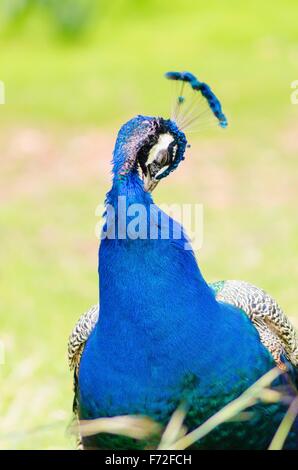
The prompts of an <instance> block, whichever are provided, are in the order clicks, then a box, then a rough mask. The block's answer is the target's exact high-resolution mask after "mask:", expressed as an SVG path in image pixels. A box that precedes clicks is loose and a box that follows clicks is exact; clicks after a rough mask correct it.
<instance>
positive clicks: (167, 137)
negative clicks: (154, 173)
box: [146, 133, 174, 166]
mask: <svg viewBox="0 0 298 470" xmlns="http://www.w3.org/2000/svg"><path fill="white" fill-rule="evenodd" d="M173 140H174V138H173V136H172V135H171V134H169V133H167V134H161V135H160V136H159V139H158V142H157V144H156V145H154V147H153V148H152V149H151V150H150V153H149V157H148V159H147V162H146V165H147V166H148V165H149V164H150V163H152V162H153V161H154V160H155V158H156V156H157V154H158V152H159V151H160V150H167V148H168V146H169V144H170V143H171V142H172V141H173Z"/></svg>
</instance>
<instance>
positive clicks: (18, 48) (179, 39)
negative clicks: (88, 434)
mask: <svg viewBox="0 0 298 470" xmlns="http://www.w3.org/2000/svg"><path fill="white" fill-rule="evenodd" d="M297 18H298V3H297V1H295V0H292V1H290V0H286V1H284V2H282V3H281V2H278V1H269V0H266V1H263V2H259V1H256V0H251V1H250V2H239V1H236V0H229V1H227V2H223V1H215V0H209V1H208V2H204V1H201V0H196V1H190V0H183V1H182V0H181V1H178V0H160V1H158V0H126V1H124V0H122V1H121V0H114V1H112V2H109V1H107V0H101V1H95V0H72V1H71V0H64V1H59V0H35V1H34V0H7V1H5V0H2V1H1V2H0V28H1V30H0V47H1V54H0V61H1V68H0V80H2V81H3V82H4V83H5V87H6V104H4V105H1V106H0V144H1V152H0V158H1V182H0V201H1V203H0V204H1V219H0V224H1V245H0V246H1V248H0V249H1V266H0V276H1V303H0V308H1V314H0V341H1V342H2V345H3V346H4V350H5V363H4V364H2V365H0V387H1V400H0V448H18V449H30V448H31V449H54V448H73V447H74V439H73V438H71V437H70V436H69V434H68V433H67V431H66V427H67V424H68V423H69V422H70V420H71V405H72V377H71V374H70V373H69V372H68V367H67V354H66V345H67V337H68V334H69V332H70V331H71V329H72V327H73V325H74V323H75V321H76V320H77V318H78V317H79V315H80V313H81V312H83V311H84V310H85V309H87V308H88V307H89V306H90V305H91V304H92V303H96V301H97V293H98V282H97V245H98V241H97V239H96V237H95V233H94V229H95V224H96V222H97V219H96V217H95V208H96V206H97V204H98V203H100V202H102V201H103V198H104V195H105V193H106V191H107V189H108V187H109V181H110V166H109V165H110V159H111V152H112V149H113V143H114V139H115V134H116V132H117V130H118V127H119V126H120V124H121V123H123V122H124V121H126V120H127V119H128V118H130V117H131V116H133V115H134V114H137V113H142V114H152V115H162V116H164V117H168V114H169V111H170V105H171V102H170V98H171V93H170V87H169V82H167V81H166V80H164V79H163V78H162V75H163V73H164V72H165V71H167V70H190V71H192V72H193V73H196V74H198V76H199V77H200V78H201V79H202V80H204V81H206V82H207V83H209V84H211V85H212V87H213V88H214V90H215V91H216V93H217V94H218V95H219V96H220V97H221V100H222V102H223V106H224V110H225V113H226V114H227V116H228V117H229V121H230V127H229V128H228V129H227V130H225V131H222V130H220V129H213V130H210V131H208V132H206V133H205V132H201V133H198V134H197V135H196V134H191V139H190V140H191V143H192V148H191V150H190V151H188V155H187V158H186V160H185V162H184V163H183V164H182V165H181V166H180V167H179V170H178V171H176V172H175V174H173V175H172V176H171V177H170V178H168V179H167V180H165V181H163V182H162V183H161V184H160V185H159V187H158V188H157V190H156V192H155V200H156V202H158V203H162V202H169V203H170V202H181V203H183V202H200V203H203V204H204V210H205V219H204V220H205V229H204V244H203V247H202V249H201V250H200V252H199V254H198V257H199V261H200V266H201V267H202V270H203V273H204V274H205V276H206V277H207V279H208V280H210V281H214V280H218V279H222V278H223V279H225V278H228V279H229V278H230V279H231V278H236V279H237V278H239V279H245V280H248V281H251V282H253V283H255V284H257V285H259V286H262V287H264V288H266V289H267V290H268V291H269V292H270V293H271V294H272V295H273V296H274V297H276V298H277V299H278V300H279V302H280V304H281V305H282V307H283V308H284V309H285V311H286V312H287V314H288V315H289V316H290V317H291V318H292V319H293V321H295V316H296V319H297V318H298V313H297V308H296V305H297V282H298V264H297V254H298V218H297V196H298V185H297V180H298V165H297V151H298V137H297V136H298V105H296V106H294V105H293V104H291V101H290V94H291V87H290V86H291V82H293V81H294V80H297V79H298V28H297ZM296 321H297V320H296Z"/></svg>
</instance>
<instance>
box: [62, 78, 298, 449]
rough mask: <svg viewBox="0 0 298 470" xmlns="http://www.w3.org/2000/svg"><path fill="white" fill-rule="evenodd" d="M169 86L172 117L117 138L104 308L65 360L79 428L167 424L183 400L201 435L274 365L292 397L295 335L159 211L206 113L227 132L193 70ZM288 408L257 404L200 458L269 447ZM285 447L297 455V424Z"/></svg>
mask: <svg viewBox="0 0 298 470" xmlns="http://www.w3.org/2000/svg"><path fill="white" fill-rule="evenodd" d="M166 77H167V78H168V79H170V80H173V81H174V82H175V83H176V85H177V86H178V87H179V91H178V97H177V98H176V99H175V103H174V108H173V112H172V116H171V119H164V118H162V117H151V116H143V115H138V116H136V117H134V118H132V119H130V120H129V121H128V122H126V123H125V124H124V125H123V126H122V127H121V129H120V131H119V133H118V136H117V139H116V143H115V148H114V152H113V162H112V163H113V181H112V187H111V189H110V190H109V192H108V193H107V195H106V201H105V205H106V210H105V214H104V219H105V223H104V226H103V230H102V237H101V242H100V246H99V254H98V260H99V268H98V273H99V299H100V302H99V304H97V305H94V306H93V307H92V308H91V309H90V310H88V312H86V313H85V314H83V315H82V316H81V318H80V319H79V321H78V323H77V324H76V326H75V328H74V329H73V331H72V333H71V335H70V338H69V343H68V357H69V365H70V368H71V369H73V370H74V405H73V407H74V412H75V414H76V415H77V417H78V419H79V420H93V419H96V418H99V417H115V416H126V415H142V416H148V417H150V418H152V419H153V420H155V421H157V422H158V423H160V424H161V425H162V426H165V425H166V424H167V423H168V421H169V419H170V417H171V415H172V414H173V412H174V411H175V410H176V409H177V408H178V407H179V406H180V404H181V403H182V402H183V403H185V404H186V405H187V410H188V411H187V413H186V416H185V426H186V427H187V429H188V430H192V429H194V428H195V427H197V426H198V425H199V424H201V423H203V422H204V421H206V419H208V418H209V417H210V416H212V415H213V414H214V413H215V412H216V411H218V410H220V409H221V408H222V407H223V406H224V405H226V404H227V403H229V402H231V401H232V400H233V399H235V398H237V397H238V396H239V395H240V394H241V393H243V392H244V391H245V390H246V389H247V388H248V387H249V386H251V385H252V384H253V383H254V382H256V381H257V380H258V379H259V378H260V377H262V376H263V375H264V374H265V373H266V372H268V371H269V370H271V369H272V368H274V367H275V366H276V365H277V367H279V368H280V369H281V370H282V371H283V373H282V375H281V376H280V377H278V378H277V379H276V381H275V385H276V386H277V387H278V386H282V385H284V383H285V381H286V383H290V384H291V387H292V389H295V384H296V386H297V381H298V337H297V334H296V331H295V328H294V327H293V325H292V324H291V323H290V321H289V320H288V318H287V317H286V315H285V314H284V313H283V311H282V310H281V308H280V307H279V305H278V304H277V302H276V301H275V300H274V299H273V298H272V297H271V296H269V295H268V294H267V293H266V292H265V291H263V290H262V289H259V288H257V287H256V286H253V285H251V284H249V283H247V282H244V281H237V280H228V281H219V282H215V283H213V284H208V283H207V282H206V281H205V279H204V277H203V275H202V273H201V271H200V268H199V266H198V262H197V259H196V257H195V255H194V252H193V250H192V249H189V244H190V241H189V239H188V237H187V234H186V233H185V231H184V229H183V227H182V226H181V225H180V224H178V222H176V221H175V220H173V219H172V218H171V217H170V216H167V214H165V213H164V212H162V211H161V210H160V209H159V208H158V207H157V206H156V205H155V204H154V202H153V199H152V191H153V190H154V189H155V188H156V187H157V185H158V184H159V183H160V181H161V180H162V179H164V178H165V177H168V176H169V175H170V174H171V172H173V171H175V170H176V169H177V167H178V165H179V164H180V162H182V161H183V160H184V158H185V151H186V148H187V146H188V142H187V139H186V132H187V131H188V130H189V129H190V130H192V129H193V128H194V125H195V124H196V122H197V120H198V118H201V117H202V116H206V115H208V113H209V115H208V116H209V117H208V119H209V120H210V119H211V118H212V119H213V120H214V122H215V123H218V124H219V125H220V127H222V128H225V127H226V126H227V124H228V122H227V118H226V116H225V114H224V113H223V111H222V107H221V104H220V101H219V100H218V98H217V97H216V95H215V94H214V93H213V91H212V90H211V88H210V87H209V86H208V85H207V84H206V83H204V82H201V81H200V80H198V79H197V78H196V77H195V76H194V75H193V74H191V73H190V72H168V73H167V74H166ZM187 93H191V95H192V96H193V97H194V98H193V99H192V101H190V100H189V99H188V97H187ZM202 103H205V105H206V109H205V108H203V104H202ZM210 116H211V117H210ZM123 201H125V210H124V209H123ZM136 213H137V214H138V223H136V222H135V215H136ZM165 221H166V222H167V224H168V227H169V231H168V236H167V237H164V236H162V235H163V228H164V224H165ZM152 229H153V232H154V235H155V236H153V237H152V236H149V235H148V234H149V233H150V235H152V233H151V232H152ZM177 229H178V231H179V233H180V237H176V236H175V234H176V233H177ZM186 246H187V247H188V248H187V249H186ZM287 406H288V404H287V403H285V402H282V401H280V402H278V403H264V402H259V403H257V404H256V405H255V406H254V407H253V413H252V416H251V417H250V419H248V420H243V421H241V420H238V421H235V422H229V423H224V424H221V425H220V426H219V427H217V428H216V429H215V430H213V431H212V432H211V433H210V434H208V435H207V436H205V437H204V438H203V439H201V440H200V441H198V442H196V443H195V444H194V448H197V449H266V448H267V447H268V445H269V444H270V442H271V440H272V438H273V436H274V434H275V432H276V429H277V428H278V426H279V424H280V422H281V420H282V418H283V416H284V414H285V412H286V410H287ZM152 439H153V438H152ZM82 445H83V448H84V449H140V448H141V449H146V448H150V446H152V445H154V443H153V441H152V442H151V440H150V439H149V438H147V439H143V440H142V439H141V440H137V439H134V438H132V437H127V436H116V435H114V434H110V433H98V434H95V435H91V436H83V437H82ZM285 448H288V449H298V423H297V422H296V423H294V425H293V427H292V429H291V432H290V433H289V435H288V438H287V440H286V443H285Z"/></svg>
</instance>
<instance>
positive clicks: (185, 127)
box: [113, 72, 227, 191]
mask: <svg viewBox="0 0 298 470" xmlns="http://www.w3.org/2000/svg"><path fill="white" fill-rule="evenodd" d="M166 77H167V78H168V79H170V80H174V81H176V82H177V83H179V85H180V90H179V93H178V97H177V98H176V99H175V103H174V109H173V113H172V116H171V119H164V118H162V117H151V116H142V115H138V116H136V117H134V118H132V119H130V120H129V121H128V122H126V123H125V124H124V125H123V126H122V127H121V129H120V131H119V133H118V137H117V141H116V145H115V150H114V157H113V163H114V169H113V172H114V177H115V179H116V181H117V183H118V184H120V185H121V184H122V183H123V181H125V180H128V179H129V176H130V175H136V174H137V173H138V171H140V173H141V177H142V180H143V184H144V189H145V191H153V190H154V189H155V187H156V186H157V184H158V183H159V181H160V180H161V179H163V178H165V177H167V176H168V175H169V174H170V173H171V172H172V171H174V170H176V168H177V167H178V165H179V163H180V162H181V161H182V160H184V158H185V156H184V154H185V149H186V147H187V146H188V143H187V138H186V135H185V132H189V131H192V130H193V127H194V124H196V123H197V121H199V122H200V123H201V121H202V119H200V117H201V116H202V115H204V114H205V113H206V111H208V110H209V112H211V116H212V118H213V123H214V122H216V123H217V124H219V125H220V127H223V128H224V127H226V126H227V119H226V117H225V115H224V114H223V112H222V109H221V105H220V102H219V100H218V99H217V97H216V96H215V95H214V93H213V92H212V91H211V89H210V87H209V86H208V85H207V84H206V83H203V82H200V81H199V80H198V79H197V78H196V77H195V76H194V75H192V74H191V73H189V72H181V73H180V72H168V73H166ZM185 84H188V90H190V92H191V93H192V94H191V96H187V93H184V91H185ZM200 99H201V102H200ZM204 104H205V106H206V104H207V109H205V110H203V111H202V108H203V105H204ZM209 119H210V116H209ZM203 123H204V120H203ZM205 124H206V121H205Z"/></svg>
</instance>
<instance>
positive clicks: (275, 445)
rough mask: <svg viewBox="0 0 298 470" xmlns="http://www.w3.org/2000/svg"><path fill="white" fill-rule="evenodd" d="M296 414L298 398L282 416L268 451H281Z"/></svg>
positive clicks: (297, 411)
mask: <svg viewBox="0 0 298 470" xmlns="http://www.w3.org/2000/svg"><path fill="white" fill-rule="evenodd" d="M297 414H298V397H297V398H295V399H294V400H293V401H292V403H291V405H290V406H289V408H288V411H287V412H286V414H285V415H284V417H283V419H282V421H281V423H280V425H279V427H278V429H277V431H276V433H275V435H274V437H273V439H272V441H271V444H270V446H269V447H268V450H281V449H282V448H283V446H284V443H285V441H286V438H287V436H288V434H289V432H290V430H291V427H292V426H293V423H294V421H295V419H296V416H297Z"/></svg>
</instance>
